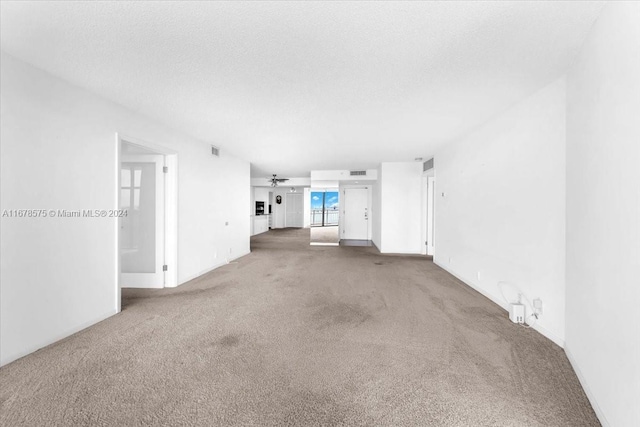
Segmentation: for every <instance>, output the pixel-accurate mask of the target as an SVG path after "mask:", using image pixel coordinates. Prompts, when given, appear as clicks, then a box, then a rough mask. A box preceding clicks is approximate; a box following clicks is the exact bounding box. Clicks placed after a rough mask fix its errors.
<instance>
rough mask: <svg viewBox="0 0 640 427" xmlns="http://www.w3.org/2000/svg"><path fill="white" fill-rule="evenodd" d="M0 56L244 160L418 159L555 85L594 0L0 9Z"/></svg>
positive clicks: (272, 166)
mask: <svg viewBox="0 0 640 427" xmlns="http://www.w3.org/2000/svg"><path fill="white" fill-rule="evenodd" d="M1 7H2V10H1V12H2V17H1V19H2V21H1V42H2V49H3V50H5V51H7V52H9V53H10V54H13V55H15V56H17V57H19V58H21V59H23V60H25V61H27V62H29V63H32V64H34V65H36V66H37V67H40V68H42V69H44V70H46V71H49V72H51V73H53V74H55V75H58V76H60V77H63V78H65V79H67V80H69V81H71V82H73V83H75V84H78V85H80V86H82V87H85V88H88V89H90V90H92V91H94V92H97V93H99V94H101V95H103V96H104V97H107V98H109V99H112V100H115V101H117V102H119V103H121V104H123V105H125V106H127V107H129V108H131V109H133V110H136V111H139V112H142V113H144V114H146V115H148V116H151V117H153V118H156V119H159V120H161V121H164V122H166V123H167V124H169V125H170V126H172V127H175V128H178V129H181V130H183V131H184V132H186V133H188V134H191V135H193V136H196V137H198V138H200V139H202V140H204V141H206V142H210V143H212V144H215V145H217V146H219V147H221V148H222V150H223V151H222V152H223V154H224V153H225V152H231V153H233V154H235V155H237V156H239V157H241V158H244V159H246V160H249V161H250V162H251V163H252V174H253V176H270V175H271V174H272V173H277V174H278V175H279V176H308V175H309V171H310V170H322V169H366V168H372V167H376V165H377V164H378V163H379V162H381V161H412V160H413V159H414V158H415V157H424V158H425V159H426V158H429V156H431V155H432V154H433V153H434V150H435V149H436V147H437V146H438V145H440V144H442V143H446V142H448V141H451V140H454V139H456V138H458V137H460V136H461V135H463V134H464V133H466V132H468V131H469V130H470V129H471V128H473V127H475V126H478V125H479V124H481V123H482V122H484V121H486V120H487V119H488V118H490V117H491V116H492V115H494V114H496V113H498V112H499V111H501V110H503V109H505V108H507V107H508V106H509V105H510V104H512V103H514V102H516V101H517V100H519V99H521V98H523V97H524V96H526V95H528V94H530V93H532V92H534V91H535V90H537V89H539V88H541V87H542V86H544V85H545V84H546V83H548V82H550V81H552V80H553V79H555V78H557V77H559V76H560V75H562V73H563V72H564V71H565V70H566V68H567V67H568V66H569V64H570V63H571V61H572V59H573V57H574V56H575V54H576V53H577V50H578V49H579V47H580V45H581V43H582V41H583V40H584V38H585V36H586V34H587V32H588V30H589V28H590V27H591V25H592V23H593V21H594V20H595V18H596V17H597V15H598V13H599V11H600V8H601V7H602V4H601V3H599V2H577V1H573V2H571V1H567V2H550V1H544V2H520V1H518V2H506V1H505V2H424V3H417V2H407V3H404V2H393V3H384V2H352V3H343V2H298V3H289V2H273V3H271V2H258V3H255V2H248V3H238V2H216V3H211V2H158V3H155V2H7V1H2V3H1Z"/></svg>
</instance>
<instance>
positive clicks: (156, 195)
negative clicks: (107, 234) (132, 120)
mask: <svg viewBox="0 0 640 427" xmlns="http://www.w3.org/2000/svg"><path fill="white" fill-rule="evenodd" d="M117 144H118V180H117V188H118V192H117V194H118V196H117V197H118V209H120V212H122V215H121V216H120V217H119V218H118V224H117V241H118V246H117V247H118V257H117V259H118V266H117V271H118V284H117V286H118V302H117V306H118V307H117V308H118V311H119V310H120V289H121V288H164V287H173V286H177V277H178V276H177V194H176V193H177V154H176V153H175V152H172V151H170V150H166V149H162V148H159V147H155V146H153V145H151V144H147V143H144V142H140V141H137V140H134V139H132V138H126V139H125V138H123V137H120V136H118V137H117Z"/></svg>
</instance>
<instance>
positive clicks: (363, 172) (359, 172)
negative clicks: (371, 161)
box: [349, 171, 367, 176]
mask: <svg viewBox="0 0 640 427" xmlns="http://www.w3.org/2000/svg"><path fill="white" fill-rule="evenodd" d="M366 174H367V171H349V175H351V176H365V175H366Z"/></svg>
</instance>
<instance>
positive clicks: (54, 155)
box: [0, 53, 250, 364]
mask: <svg viewBox="0 0 640 427" xmlns="http://www.w3.org/2000/svg"><path fill="white" fill-rule="evenodd" d="M1 61H2V64H1V65H2V69H1V73H2V82H1V91H0V93H1V104H2V129H1V136H0V138H1V141H2V144H1V147H0V151H1V156H0V157H1V178H2V182H1V198H0V204H1V209H2V210H5V209H68V210H73V209H115V208H117V190H116V177H117V171H118V166H117V157H116V153H117V151H116V132H119V133H122V134H124V135H127V136H130V137H135V138H137V139H140V140H145V141H149V142H151V143H153V144H155V145H159V146H163V147H166V148H168V149H172V150H174V151H176V152H177V153H178V170H179V175H178V182H179V187H178V201H179V211H178V218H179V224H178V267H177V268H178V278H179V282H180V283H182V282H184V281H185V280H188V279H189V278H192V277H195V276H197V275H199V274H200V273H202V272H204V271H207V270H210V269H212V268H215V267H216V266H219V265H222V264H223V263H224V262H225V259H226V258H234V257H237V256H240V255H243V254H246V253H248V252H249V228H250V227H249V215H247V208H246V207H247V204H249V200H250V194H249V193H250V192H249V188H250V187H249V182H250V181H249V180H250V177H249V164H248V163H247V162H245V161H241V160H238V159H234V158H232V157H229V156H225V155H224V154H223V157H221V158H216V157H213V156H211V155H210V149H209V146H208V145H207V144H204V143H201V142H199V141H197V140H194V139H192V138H189V137H188V136H186V135H184V134H181V133H178V132H176V131H173V130H171V129H168V128H166V127H164V126H162V125H160V124H158V123H155V122H153V121H151V120H149V119H148V118H146V117H143V116H141V115H139V114H136V113H135V112H132V111H129V110H126V109H125V108H123V107H121V106H119V105H117V104H115V103H113V102H110V101H107V100H105V99H103V98H100V97H98V96H96V95H93V94H91V93H89V92H87V91H85V90H83V89H80V88H78V87H75V86H72V85H70V84H68V83H66V82H64V81H62V80H60V79H57V78H55V77H53V76H52V75H50V74H47V73H45V72H43V71H40V70H38V69H36V68H33V67H31V66H29V65H27V64H25V63H23V62H21V61H19V60H17V59H15V58H13V57H11V56H9V55H5V54H4V53H3V54H2V58H1ZM223 153H224V152H223ZM225 222H228V223H229V225H228V226H225ZM116 225H117V224H116V220H115V219H112V218H86V219H82V218H72V219H63V218H38V219H31V218H6V217H5V218H2V230H1V233H2V234H1V238H0V241H1V250H2V258H1V261H0V262H1V277H0V280H1V288H0V299H1V304H0V308H1V313H0V319H1V338H0V339H1V342H0V347H1V348H0V363H2V364H6V363H8V362H10V361H12V360H14V359H16V358H18V357H21V356H23V355H25V354H28V353H30V352H32V351H34V350H36V349H38V348H40V347H43V346H45V345H47V344H50V343H52V342H54V341H56V340H58V339H60V338H63V337H65V336H67V335H69V334H71V333H73V332H76V331H78V330H79V329H82V328H84V327H86V326H89V325H90V324H92V323H95V322H96V321H99V320H101V319H103V318H105V317H107V316H110V315H112V314H114V313H115V312H116V307H117V297H116V295H117V272H116V257H117V248H116V233H117V226H116ZM216 255H217V257H216ZM170 268H171V267H170Z"/></svg>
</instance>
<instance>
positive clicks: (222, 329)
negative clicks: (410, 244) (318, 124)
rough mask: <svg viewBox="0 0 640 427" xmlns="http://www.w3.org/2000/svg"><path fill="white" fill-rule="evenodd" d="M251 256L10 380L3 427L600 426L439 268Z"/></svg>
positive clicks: (267, 238) (366, 257)
mask: <svg viewBox="0 0 640 427" xmlns="http://www.w3.org/2000/svg"><path fill="white" fill-rule="evenodd" d="M252 249H253V252H252V253H251V254H250V255H248V256H246V257H243V258H241V259H240V260H238V262H237V263H234V264H230V265H227V266H224V267H222V268H220V269H217V270H215V271H213V272H211V273H210V274H207V275H205V276H203V277H200V278H198V279H196V280H193V281H191V282H189V283H187V284H185V285H183V286H180V287H179V288H175V289H166V290H127V291H125V292H123V295H124V298H123V311H122V313H120V314H118V315H117V316H113V317H111V318H109V319H107V320H105V321H103V322H101V323H99V324H97V325H94V326H92V327H90V328H88V329H86V330H84V331H82V332H80V333H77V334H75V335H73V336H71V337H69V338H67V339H65V340H63V341H60V342H58V343H56V344H53V345H51V346H49V347H47V348H44V349H42V350H40V351H38V352H36V353H34V354H32V355H29V356H27V357H24V358H22V359H20V360H18V361H16V362H14V363H11V364H9V365H7V366H5V367H3V368H2V369H0V385H1V389H0V425H2V426H58V425H74V426H89V425H91V426H93V425H96V426H135V425H167V426H169V425H171V426H173V425H176V426H177V425H184V426H190V425H200V426H211V425H270V426H281V425H300V426H306V425H369V426H374V425H376V426H377V425H380V426H593V425H598V421H597V419H596V417H595V415H594V413H593V411H592V409H591V407H590V406H589V403H588V401H587V399H586V397H585V394H584V392H583V390H582V389H581V388H580V385H579V383H578V380H577V378H576V375H575V374H574V372H573V370H572V369H571V366H570V365H569V362H568V361H567V358H566V356H565V354H564V352H563V351H562V349H561V348H559V347H558V346H556V345H555V344H553V343H551V342H550V341H549V340H547V339H545V338H544V337H542V336H541V335H539V334H538V333H537V332H535V331H533V330H530V329H525V328H522V327H519V326H516V325H514V324H512V323H511V322H509V320H508V318H507V315H506V313H505V312H504V311H503V310H502V309H500V308H499V307H498V306H496V305H495V304H493V303H492V302H490V301H489V300H487V299H486V298H484V297H483V296H481V295H480V294H478V293H476V292H475V291H473V290H472V289H470V288H469V287H467V286H465V285H463V284H462V283H460V282H459V281H458V280H456V279H455V278H454V277H452V276H451V275H449V274H448V273H446V272H444V271H443V270H441V269H440V268H438V267H437V266H435V265H434V264H433V263H432V262H431V261H428V260H426V259H424V258H420V257H409V256H382V255H379V254H378V253H377V252H376V249H375V248H372V247H322V246H309V231H308V230H294V229H286V230H273V231H270V232H268V233H265V234H262V235H260V236H257V237H256V238H254V239H253V240H252Z"/></svg>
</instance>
